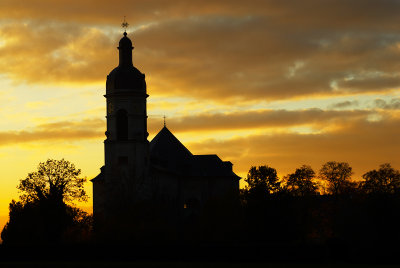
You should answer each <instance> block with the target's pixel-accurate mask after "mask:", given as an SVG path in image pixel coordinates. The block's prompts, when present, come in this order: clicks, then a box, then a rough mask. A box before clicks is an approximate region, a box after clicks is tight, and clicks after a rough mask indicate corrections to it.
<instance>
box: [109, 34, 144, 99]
mask: <svg viewBox="0 0 400 268" xmlns="http://www.w3.org/2000/svg"><path fill="white" fill-rule="evenodd" d="M118 50H119V65H118V67H116V68H115V69H114V70H112V71H111V72H110V74H109V75H108V76H107V84H106V91H107V94H112V93H117V92H127V91H136V92H146V81H145V75H144V74H142V73H141V72H140V71H139V70H138V69H136V68H135V67H134V66H133V63H132V50H133V46H132V41H131V40H130V39H129V37H127V33H126V32H124V36H123V37H122V38H121V40H120V41H119V46H118Z"/></svg>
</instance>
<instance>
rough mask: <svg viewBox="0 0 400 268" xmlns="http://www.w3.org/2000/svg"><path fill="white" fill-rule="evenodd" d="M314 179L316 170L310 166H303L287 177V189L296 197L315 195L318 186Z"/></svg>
mask: <svg viewBox="0 0 400 268" xmlns="http://www.w3.org/2000/svg"><path fill="white" fill-rule="evenodd" d="M314 177H315V172H314V170H313V169H312V168H311V167H310V166H307V165H303V166H301V167H300V168H298V169H296V171H295V172H294V173H292V174H289V175H288V176H287V177H286V179H287V181H286V189H287V190H288V191H289V192H290V193H291V194H292V195H295V196H306V195H315V194H316V193H317V189H318V186H317V184H316V183H315V182H314V181H313V180H314Z"/></svg>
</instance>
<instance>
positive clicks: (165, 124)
mask: <svg viewBox="0 0 400 268" xmlns="http://www.w3.org/2000/svg"><path fill="white" fill-rule="evenodd" d="M163 117H164V127H166V126H167V123H165V118H167V117H166V116H165V114H164V116H163Z"/></svg>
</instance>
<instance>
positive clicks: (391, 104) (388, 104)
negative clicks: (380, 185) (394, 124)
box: [374, 98, 400, 110]
mask: <svg viewBox="0 0 400 268" xmlns="http://www.w3.org/2000/svg"><path fill="white" fill-rule="evenodd" d="M374 105H375V107H378V108H381V109H386V110H400V98H394V99H391V100H390V101H385V100H382V99H376V100H375V101H374Z"/></svg>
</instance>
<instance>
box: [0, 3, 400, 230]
mask: <svg viewBox="0 0 400 268" xmlns="http://www.w3.org/2000/svg"><path fill="white" fill-rule="evenodd" d="M399 14H400V1H398V0H373V1H371V0H352V1H348V0H301V1H284V0H280V1H268V0H246V1H243V0H241V1H238V0H229V1H228V0H223V1H204V0H202V1H199V0H191V1H188V0H181V1H180V0H175V1H165V0H146V1H120V0H114V1H108V0H107V1H105V0H95V1H94V0H93V1H85V0H80V1H76V0H59V1H53V0H43V1H35V0H30V1H15V0H0V18H1V19H0V57H1V61H0V99H1V103H2V105H1V107H0V118H1V121H0V168H1V171H2V175H1V181H0V228H2V225H3V224H4V223H5V221H6V219H7V215H8V203H9V202H10V201H11V199H12V198H14V199H16V198H18V192H17V189H16V186H17V185H18V183H19V180H20V179H23V178H25V177H26V175H27V174H28V173H29V172H32V171H35V170H36V167H37V164H38V163H39V162H43V161H45V160H46V159H48V158H53V159H61V158H65V159H67V160H69V161H71V162H73V163H75V165H76V166H77V167H79V168H81V169H82V174H83V175H84V176H86V177H87V178H88V179H91V178H93V177H94V176H96V175H97V174H98V172H99V168H100V167H101V166H102V165H103V164H104V151H103V140H104V139H105V135H104V131H105V113H106V111H105V98H104V97H103V95H104V94H105V81H106V76H107V74H108V73H109V72H110V71H111V70H112V69H113V68H114V67H116V66H117V65H118V50H117V48H116V47H117V46H118V41H119V39H120V38H121V37H122V32H123V29H122V28H121V26H120V25H121V23H122V21H123V18H124V16H126V20H127V21H128V23H129V24H130V26H129V27H128V30H127V32H128V36H129V37H130V38H131V40H132V41H133V45H134V47H135V49H134V51H133V63H134V65H135V66H136V67H137V68H138V69H139V70H141V72H143V73H145V74H146V81H147V86H148V88H147V92H148V94H149V95H150V97H149V98H148V115H149V118H148V128H149V129H148V131H149V133H150V137H149V139H150V140H151V139H152V138H153V137H154V135H155V134H156V133H157V132H158V131H159V130H160V129H161V128H162V126H163V123H162V120H163V119H162V117H163V115H165V116H166V117H167V126H168V128H169V129H170V130H171V131H172V132H173V133H174V134H175V136H176V137H177V138H178V139H180V140H181V142H182V143H183V144H184V145H185V146H186V147H187V148H188V149H189V150H190V151H191V152H192V153H194V154H218V155H219V156H220V157H221V158H222V159H223V160H225V161H231V162H232V163H233V164H234V165H233V167H234V171H235V172H236V173H237V174H238V175H240V176H242V177H244V176H245V175H246V173H247V171H248V170H249V168H250V166H251V165H264V164H267V165H269V166H272V167H274V168H276V169H277V171H278V173H279V175H280V176H283V175H286V174H288V173H290V172H294V170H295V169H296V168H298V167H300V166H301V165H302V164H309V165H311V166H312V167H313V168H314V170H316V171H318V170H319V168H320V167H321V165H322V164H323V163H325V162H327V161H331V160H333V161H345V162H348V163H349V164H350V165H351V166H352V167H353V170H354V176H353V177H354V178H355V179H358V178H360V177H361V175H362V174H364V173H365V172H367V171H369V170H371V169H376V168H378V166H379V165H380V164H382V163H385V162H389V163H391V164H392V166H393V167H395V168H397V169H399V168H400V157H399V156H400V139H399V137H400V91H399V88H400V15H399ZM87 189H88V192H89V194H90V195H91V183H87ZM91 202H92V200H91V199H90V201H89V203H88V204H86V205H84V206H86V208H89V207H91Z"/></svg>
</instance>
